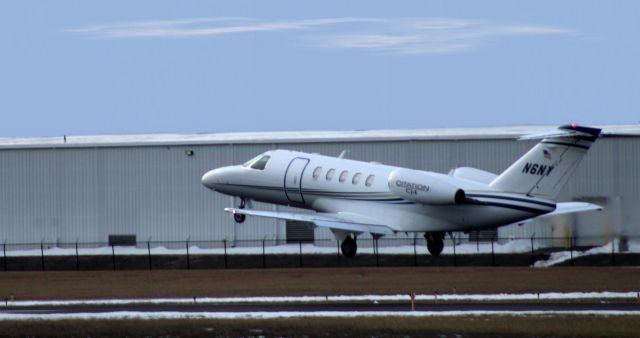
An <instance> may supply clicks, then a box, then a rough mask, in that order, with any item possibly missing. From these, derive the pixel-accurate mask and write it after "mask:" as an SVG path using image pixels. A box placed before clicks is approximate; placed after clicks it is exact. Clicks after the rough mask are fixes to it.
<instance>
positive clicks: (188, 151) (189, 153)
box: [184, 149, 193, 156]
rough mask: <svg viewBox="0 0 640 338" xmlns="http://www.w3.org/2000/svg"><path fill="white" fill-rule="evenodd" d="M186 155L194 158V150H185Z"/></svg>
mask: <svg viewBox="0 0 640 338" xmlns="http://www.w3.org/2000/svg"><path fill="white" fill-rule="evenodd" d="M184 154H185V155H187V156H193V150H191V149H189V150H185V151H184Z"/></svg>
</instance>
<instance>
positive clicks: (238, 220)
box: [233, 214, 247, 223]
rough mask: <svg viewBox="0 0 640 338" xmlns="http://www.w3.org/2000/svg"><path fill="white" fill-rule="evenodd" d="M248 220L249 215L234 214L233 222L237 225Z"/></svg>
mask: <svg viewBox="0 0 640 338" xmlns="http://www.w3.org/2000/svg"><path fill="white" fill-rule="evenodd" d="M246 218H247V215H243V214H233V220H234V221H236V223H242V222H244V220H245V219H246Z"/></svg>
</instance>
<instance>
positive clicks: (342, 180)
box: [339, 170, 349, 183]
mask: <svg viewBox="0 0 640 338" xmlns="http://www.w3.org/2000/svg"><path fill="white" fill-rule="evenodd" d="M347 176H349V172H348V171H347V170H345V171H343V172H341V173H340V179H339V181H340V183H344V181H346V180H347Z"/></svg>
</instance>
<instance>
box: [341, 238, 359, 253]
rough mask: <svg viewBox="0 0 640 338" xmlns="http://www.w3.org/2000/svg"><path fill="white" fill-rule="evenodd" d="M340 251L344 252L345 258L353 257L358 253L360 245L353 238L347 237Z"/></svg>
mask: <svg viewBox="0 0 640 338" xmlns="http://www.w3.org/2000/svg"><path fill="white" fill-rule="evenodd" d="M340 250H342V255H343V256H345V257H353V256H355V255H356V251H358V244H357V243H356V240H355V239H353V237H351V236H347V238H345V239H344V240H343V241H342V244H341V245H340Z"/></svg>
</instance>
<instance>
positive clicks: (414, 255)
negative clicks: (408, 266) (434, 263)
mask: <svg viewBox="0 0 640 338" xmlns="http://www.w3.org/2000/svg"><path fill="white" fill-rule="evenodd" d="M413 266H418V251H417V250H416V236H415V235H413Z"/></svg>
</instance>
